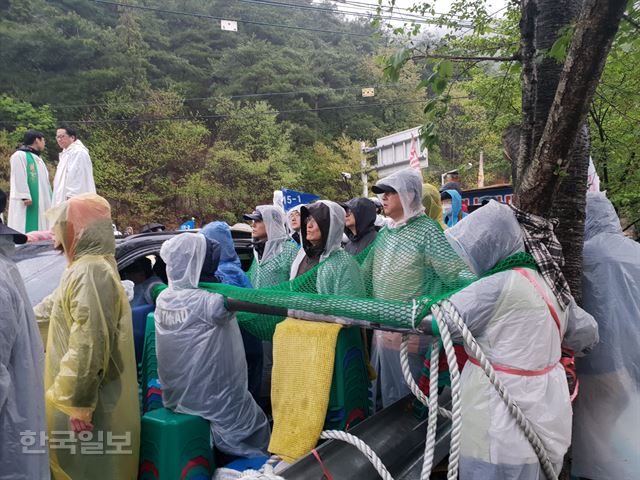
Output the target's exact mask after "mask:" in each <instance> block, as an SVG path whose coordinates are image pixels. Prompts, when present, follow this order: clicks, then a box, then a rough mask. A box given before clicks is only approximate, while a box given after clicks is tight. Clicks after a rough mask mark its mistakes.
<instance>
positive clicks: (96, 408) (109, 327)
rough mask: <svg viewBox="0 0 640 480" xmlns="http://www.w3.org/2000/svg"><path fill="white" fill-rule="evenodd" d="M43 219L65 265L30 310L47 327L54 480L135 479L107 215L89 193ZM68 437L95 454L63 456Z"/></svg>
mask: <svg viewBox="0 0 640 480" xmlns="http://www.w3.org/2000/svg"><path fill="white" fill-rule="evenodd" d="M47 216H48V217H49V220H50V221H51V224H52V225H53V234H54V237H55V241H54V245H55V247H56V248H57V249H59V250H61V251H63V252H64V255H65V256H66V257H67V261H68V266H67V269H66V270H65V271H64V273H63V275H62V278H61V279H60V285H59V286H58V288H57V289H56V290H55V291H54V292H53V293H52V294H51V295H49V296H48V297H46V298H45V299H44V300H43V301H42V302H41V303H40V304H39V305H37V306H36V307H35V313H36V317H37V318H38V320H49V321H50V325H49V335H48V340H47V348H46V360H45V375H44V389H45V406H46V413H47V422H48V427H49V447H50V450H49V456H50V463H51V472H52V474H53V478H54V479H56V480H60V479H64V480H67V479H70V478H73V479H77V478H78V479H79V478H105V479H106V478H109V479H111V478H122V479H133V478H136V476H137V472H138V452H139V449H140V413H139V412H140V410H139V404H138V382H137V379H136V373H137V372H136V368H137V366H136V359H135V353H134V347H133V325H132V321H131V308H130V307H129V300H128V298H127V295H126V293H125V291H124V289H123V287H122V285H121V283H120V275H119V274H118V267H117V265H116V259H115V240H114V238H113V229H112V227H111V225H112V221H111V208H110V207H109V203H108V202H107V201H106V200H105V199H104V198H102V197H100V196H98V195H96V194H92V193H89V194H81V195H78V196H76V197H72V198H70V199H69V200H67V201H66V202H63V203H62V204H61V205H59V206H58V207H55V208H53V209H52V210H49V212H47ZM72 432H75V433H76V434H78V435H82V437H81V438H83V439H84V441H85V442H87V443H88V442H93V444H94V446H93V449H92V448H89V449H88V450H87V448H85V447H84V446H83V445H82V442H77V443H74V444H73V445H75V446H76V447H77V448H74V449H70V448H65V447H64V443H63V442H64V439H65V438H67V439H68V438H69V434H70V433H72ZM54 439H55V442H56V443H54ZM101 439H102V440H101ZM109 439H111V440H109ZM116 439H119V440H116ZM100 442H103V443H100ZM117 444H118V445H119V446H120V448H118V445H117ZM95 445H99V446H100V447H101V448H96V447H95ZM90 447H91V446H90ZM116 448H118V449H119V450H121V451H120V452H117V450H116V451H115V454H114V450H115V449H116Z"/></svg>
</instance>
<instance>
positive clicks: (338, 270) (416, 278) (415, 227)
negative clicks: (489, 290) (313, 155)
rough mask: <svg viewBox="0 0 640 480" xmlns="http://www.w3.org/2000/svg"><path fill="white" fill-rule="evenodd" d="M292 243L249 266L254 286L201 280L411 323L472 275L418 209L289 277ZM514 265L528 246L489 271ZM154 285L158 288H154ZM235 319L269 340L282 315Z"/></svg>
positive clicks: (256, 299) (249, 294) (248, 295)
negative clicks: (354, 250) (359, 245)
mask: <svg viewBox="0 0 640 480" xmlns="http://www.w3.org/2000/svg"><path fill="white" fill-rule="evenodd" d="M295 253H297V246H296V245H295V244H294V243H293V242H288V243H287V245H286V246H285V248H284V249H283V251H282V253H281V254H280V255H279V257H277V258H274V259H272V260H271V261H270V262H265V263H263V264H262V265H259V264H258V263H257V262H255V261H254V263H253V265H252V266H251V269H250V270H249V272H248V275H249V278H250V279H251V281H252V284H253V285H254V286H255V287H256V288H253V289H246V288H240V287H235V286H230V285H223V284H201V285H200V286H201V288H203V289H205V290H207V291H210V292H214V293H219V294H222V295H223V296H225V297H227V298H231V299H235V300H240V301H243V302H249V303H251V304H255V305H262V306H267V307H275V308H281V309H287V310H288V311H289V313H290V314H291V315H293V316H295V313H296V311H297V312H305V313H306V314H312V315H321V316H325V317H327V316H329V317H341V318H347V319H352V320H356V321H366V322H370V323H373V324H374V326H375V324H379V325H384V326H387V327H393V328H409V329H411V328H414V327H415V326H416V325H417V324H419V323H420V322H421V320H422V319H424V317H426V316H427V315H428V314H429V313H430V308H431V305H433V303H435V302H438V301H440V300H442V299H444V298H448V297H449V296H451V295H452V294H454V293H455V292H457V291H459V290H460V289H462V288H464V287H466V286H467V285H469V284H470V283H472V282H473V281H475V280H477V277H475V275H473V274H472V273H471V272H470V271H469V269H468V268H467V267H466V265H465V264H464V262H463V261H462V260H461V259H460V258H459V257H458V255H457V254H456V253H455V252H454V251H453V249H452V248H451V247H450V245H449V243H448V242H447V240H446V238H445V236H444V233H443V232H442V229H441V228H440V227H439V226H438V225H437V224H436V223H435V222H434V221H433V220H431V219H430V218H428V217H426V216H420V217H417V218H415V219H413V220H412V221H410V222H408V223H407V224H406V225H404V226H402V227H399V228H392V229H383V230H381V231H380V233H379V234H378V237H377V238H376V240H375V242H373V243H372V244H371V245H370V246H369V247H368V248H367V249H366V250H365V251H363V252H362V253H360V254H359V255H357V256H351V255H349V254H348V253H346V252H344V251H343V250H338V251H336V252H334V253H333V254H331V255H330V256H329V257H328V258H326V259H325V260H323V261H322V262H320V263H319V264H318V265H317V266H315V267H314V268H312V269H311V270H309V271H308V272H306V273H304V274H303V275H300V276H299V277H297V278H295V279H293V280H291V281H285V279H287V278H289V272H290V270H291V262H293V257H294V254H295ZM515 267H530V268H535V261H534V260H533V258H532V257H531V256H530V255H529V254H527V253H519V254H516V255H513V256H511V257H509V258H508V259H506V260H503V261H502V262H500V263H499V264H498V265H496V266H495V267H494V268H493V269H492V270H491V271H490V272H488V273H487V275H488V274H493V273H497V272H499V271H504V270H509V269H512V268H515ZM156 293H159V291H157V292H156ZM237 318H238V322H239V324H240V326H241V327H242V328H243V329H245V330H247V331H248V332H250V333H252V334H253V335H255V336H257V337H258V338H260V339H262V340H271V339H272V337H273V334H274V331H275V327H276V325H277V324H278V323H279V322H280V321H282V320H283V319H284V317H283V316H274V315H267V314H260V313H247V312H238V314H237Z"/></svg>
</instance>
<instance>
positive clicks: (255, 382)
mask: <svg viewBox="0 0 640 480" xmlns="http://www.w3.org/2000/svg"><path fill="white" fill-rule="evenodd" d="M201 233H202V234H203V235H204V236H205V237H206V238H208V239H209V240H213V241H214V242H218V243H219V244H220V262H219V263H218V268H217V269H216V270H215V276H216V277H218V279H219V280H220V283H224V284H225V285H233V286H236V287H242V288H252V287H253V286H252V285H251V282H250V281H249V277H247V274H246V273H244V271H243V270H242V264H241V263H240V258H239V257H238V254H237V253H236V250H235V247H234V245H233V237H232V236H231V229H230V228H229V225H227V224H226V223H225V222H219V221H217V222H211V223H208V224H207V225H205V226H204V228H203V229H202V231H201ZM240 333H241V334H242V342H243V344H244V351H245V355H246V358H247V365H248V366H249V392H251V395H252V396H253V397H254V398H256V399H257V398H259V396H260V386H261V384H262V362H263V351H262V342H261V341H260V339H259V338H257V337H255V336H253V335H251V334H250V333H249V332H247V331H246V330H244V329H242V328H240Z"/></svg>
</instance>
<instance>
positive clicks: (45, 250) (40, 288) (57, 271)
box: [13, 242, 67, 307]
mask: <svg viewBox="0 0 640 480" xmlns="http://www.w3.org/2000/svg"><path fill="white" fill-rule="evenodd" d="M13 259H14V260H15V262H16V264H17V265H18V270H19V271H20V275H22V279H23V280H24V285H25V287H26V289H27V294H28V295H29V300H30V301H31V306H32V307H33V306H36V305H37V304H38V303H40V302H41V301H42V299H43V298H44V297H46V296H47V295H49V294H50V293H51V292H53V290H54V289H55V288H56V287H57V286H58V284H59V283H60V277H61V276H62V272H64V269H65V268H66V267H67V259H66V258H65V257H64V255H60V252H58V251H56V250H54V249H53V248H52V247H51V242H43V243H40V244H29V245H24V246H22V247H19V248H17V249H16V253H15V255H14V257H13Z"/></svg>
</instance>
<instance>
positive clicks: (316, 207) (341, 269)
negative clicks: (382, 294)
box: [290, 200, 365, 297]
mask: <svg viewBox="0 0 640 480" xmlns="http://www.w3.org/2000/svg"><path fill="white" fill-rule="evenodd" d="M300 217H301V222H302V229H301V238H302V248H301V249H300V251H299V252H298V255H297V256H296V259H295V260H294V262H293V264H292V265H291V275H290V277H291V279H294V278H296V277H299V276H300V275H303V274H304V273H306V272H308V271H309V270H311V269H312V268H314V267H315V266H316V265H317V266H318V269H317V272H316V277H315V286H312V285H310V286H309V290H310V293H319V294H324V295H341V296H347V297H364V296H365V288H364V283H363V282H362V276H361V275H360V268H359V265H358V263H357V262H356V261H355V260H354V259H353V258H352V257H351V256H350V255H349V254H348V253H347V252H346V251H345V250H344V249H343V248H342V247H341V246H340V244H341V240H342V232H343V231H344V223H345V216H344V209H343V208H342V207H341V206H340V205H338V204H337V203H335V202H331V201H328V200H319V201H317V202H314V203H312V204H310V205H306V206H303V207H302V208H301V210H300ZM313 290H315V291H313Z"/></svg>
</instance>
